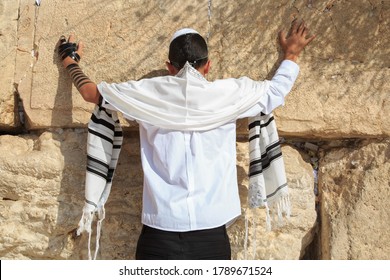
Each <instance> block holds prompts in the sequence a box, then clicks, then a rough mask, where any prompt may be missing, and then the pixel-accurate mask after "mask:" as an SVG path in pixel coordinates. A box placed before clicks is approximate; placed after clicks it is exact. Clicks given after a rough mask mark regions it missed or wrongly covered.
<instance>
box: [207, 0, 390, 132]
mask: <svg viewBox="0 0 390 280" xmlns="http://www.w3.org/2000/svg"><path fill="white" fill-rule="evenodd" d="M212 3H213V5H212V7H213V13H212V19H211V22H212V29H211V36H210V43H211V54H212V56H211V59H214V61H215V63H214V64H213V69H212V71H213V75H212V77H213V78H215V77H219V76H220V75H222V76H223V77H230V76H233V77H239V76H241V75H248V76H249V77H251V78H253V79H264V78H267V77H270V73H271V74H272V73H273V71H274V70H275V66H276V65H277V63H276V62H277V60H278V59H279V58H280V57H278V56H279V54H280V53H279V52H278V50H277V32H278V31H279V30H280V29H282V28H284V29H287V28H288V24H289V22H290V21H291V20H292V19H293V18H295V17H298V18H304V19H305V20H306V22H307V23H308V25H309V27H310V28H311V31H312V32H313V33H315V34H316V35H317V38H316V39H315V41H313V42H312V44H311V45H310V46H308V47H307V48H306V49H305V51H304V52H303V53H302V55H301V57H300V59H299V61H298V62H299V65H300V69H301V72H300V76H299V77H298V80H297V83H296V85H295V86H294V88H293V91H292V92H291V93H290V95H289V96H288V97H287V99H286V103H285V106H284V107H281V108H279V109H277V110H276V112H275V114H276V117H277V122H278V124H279V127H278V128H279V130H280V133H281V136H298V137H302V136H303V137H322V138H323V137H327V138H340V137H365V136H373V135H375V136H377V135H379V136H381V135H384V134H385V135H390V119H389V118H388V116H389V114H390V52H389V47H388V46H389V44H390V2H389V1H379V0H376V1H346V0H341V1H334V0H332V1H329V0H318V1H212Z"/></svg>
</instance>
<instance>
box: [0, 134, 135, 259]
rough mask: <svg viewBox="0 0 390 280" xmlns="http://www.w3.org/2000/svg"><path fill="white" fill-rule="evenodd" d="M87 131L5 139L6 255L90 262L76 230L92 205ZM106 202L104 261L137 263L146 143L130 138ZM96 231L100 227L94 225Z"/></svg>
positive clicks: (0, 208) (0, 246) (2, 212)
mask: <svg viewBox="0 0 390 280" xmlns="http://www.w3.org/2000/svg"><path fill="white" fill-rule="evenodd" d="M85 146H86V133H85V131H84V130H76V131H72V130H65V131H63V130H58V131H56V132H54V133H52V132H44V133H43V134H41V135H40V136H23V137H20V136H1V137H0V197H1V201H0V224H1V227H0V258H1V259H86V258H88V252H87V240H88V238H87V235H86V234H83V235H82V236H79V237H77V236H76V234H75V230H76V228H77V224H78V221H79V220H80V217H81V210H82V206H83V200H84V181H85V180H84V177H85V162H86V161H85V159H86V151H85ZM115 178H116V183H115V185H114V187H113V190H112V193H111V196H110V199H109V202H108V203H107V205H106V210H107V219H106V220H105V226H104V227H103V231H102V237H101V248H102V250H101V254H100V255H99V257H100V258H104V259H127V258H133V252H134V248H135V244H136V239H137V238H138V234H139V231H140V227H141V224H140V209H141V205H140V203H141V201H142V199H141V191H142V178H143V177H142V170H141V164H140V159H139V141H138V140H137V138H136V137H130V138H128V139H127V140H126V141H125V143H124V145H123V150H122V155H121V159H120V162H119V166H118V169H117V172H116V177H115ZM94 230H95V228H94Z"/></svg>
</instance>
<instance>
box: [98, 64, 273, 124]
mask: <svg viewBox="0 0 390 280" xmlns="http://www.w3.org/2000/svg"><path fill="white" fill-rule="evenodd" d="M246 80H249V79H248V78H246V77H243V78H240V79H224V80H216V81H214V82H207V81H206V80H205V79H204V77H203V76H202V75H201V74H200V73H199V72H198V71H197V70H196V69H194V68H193V67H192V66H191V65H190V64H189V63H188V62H187V63H186V64H185V65H184V67H183V68H182V69H181V71H180V72H179V73H178V74H177V75H176V76H164V77H156V78H152V79H144V80H140V81H137V82H134V81H131V82H129V83H128V82H125V83H120V84H107V83H105V82H102V83H100V84H99V85H98V89H99V91H100V93H101V94H102V95H103V97H104V99H105V101H107V102H108V103H109V104H110V105H111V106H113V107H115V109H116V110H118V111H120V112H122V113H123V114H124V115H125V117H127V118H129V119H135V120H139V121H141V122H146V123H149V124H152V125H155V126H158V127H160V128H165V129H170V130H181V131H199V130H210V129H213V128H216V127H219V126H221V125H223V124H226V123H228V122H230V121H232V120H235V119H237V116H239V115H240V114H242V113H244V112H246V111H247V110H248V109H250V108H251V107H253V105H254V104H256V103H257V102H258V101H259V99H260V98H261V94H265V92H266V91H267V88H268V86H269V84H268V81H264V82H262V83H248V82H246ZM248 85H249V86H250V87H251V88H248ZM254 87H255V88H254Z"/></svg>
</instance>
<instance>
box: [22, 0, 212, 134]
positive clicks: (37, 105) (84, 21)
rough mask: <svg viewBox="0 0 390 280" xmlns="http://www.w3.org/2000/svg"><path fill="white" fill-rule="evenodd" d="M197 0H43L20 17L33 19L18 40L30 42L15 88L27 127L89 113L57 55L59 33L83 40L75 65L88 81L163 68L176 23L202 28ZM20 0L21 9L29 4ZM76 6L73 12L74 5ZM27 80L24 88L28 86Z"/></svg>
mask: <svg viewBox="0 0 390 280" xmlns="http://www.w3.org/2000/svg"><path fill="white" fill-rule="evenodd" d="M200 3H201V2H200V1H195V2H194V1H187V2H184V3H183V1H125V2H124V1H119V0H116V1H109V2H99V3H97V2H96V1H89V0H87V1H81V2H80V1H68V2H66V3H65V2H63V1H60V0H54V1H46V2H44V3H42V5H41V6H40V7H39V8H37V9H36V11H35V13H31V12H30V13H22V14H21V19H20V20H21V21H22V22H32V23H34V24H35V28H34V30H33V31H34V32H33V33H29V34H27V39H26V38H24V37H23V38H21V39H23V40H27V41H32V44H31V42H28V44H29V45H33V46H35V51H36V53H39V55H37V57H36V58H37V61H36V62H34V67H33V75H32V78H31V79H32V81H31V83H30V85H26V87H25V88H24V89H23V90H22V89H21V90H20V93H21V95H22V97H23V99H24V100H25V109H26V112H27V115H28V117H29V122H28V126H29V127H30V128H42V127H69V126H73V127H74V126H83V125H85V123H86V122H87V121H88V119H89V117H90V112H91V109H92V105H91V104H86V102H84V101H83V100H82V98H81V97H80V95H79V93H78V92H77V90H76V89H75V88H74V87H73V86H72V83H71V80H70V79H69V78H68V75H67V73H66V72H65V70H64V69H62V66H61V64H60V62H59V60H58V58H57V55H56V53H55V45H56V43H57V41H58V39H59V37H60V36H61V35H68V34H70V33H74V34H75V36H76V38H77V39H78V40H79V39H82V40H83V41H84V42H85V45H86V49H85V56H84V57H83V59H82V62H81V65H82V67H83V69H84V70H85V72H86V74H87V75H88V76H89V77H90V78H91V79H92V80H94V81H97V82H99V81H102V80H104V81H108V82H113V81H115V82H120V81H125V80H128V79H140V78H142V77H145V76H154V75H157V74H161V73H165V71H164V69H165V61H166V60H167V58H166V57H167V48H168V44H169V41H170V38H171V35H172V34H173V32H174V31H175V30H176V29H178V28H180V27H181V26H191V27H194V28H198V29H200V30H205V29H206V28H207V16H205V17H198V14H199V13H202V14H205V15H207V5H204V6H202V5H200ZM32 5H33V4H32V3H31V1H28V2H27V1H22V4H21V10H22V11H25V10H30V11H31V9H33V7H32ZM75 10H77V11H78V12H77V13H75V12H74V11H75ZM29 86H30V88H29Z"/></svg>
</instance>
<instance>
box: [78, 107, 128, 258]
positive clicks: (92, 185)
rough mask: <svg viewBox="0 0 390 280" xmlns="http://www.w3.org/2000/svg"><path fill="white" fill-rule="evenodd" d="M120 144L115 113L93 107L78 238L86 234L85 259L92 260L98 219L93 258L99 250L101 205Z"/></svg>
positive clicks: (102, 205)
mask: <svg viewBox="0 0 390 280" xmlns="http://www.w3.org/2000/svg"><path fill="white" fill-rule="evenodd" d="M122 141H123V135H122V128H121V126H120V124H119V120H118V116H117V112H115V111H111V110H108V109H105V108H103V107H101V106H98V105H97V106H95V109H94V111H93V113H92V116H91V119H90V121H89V123H88V140H87V171H86V180H85V203H84V208H83V214H82V217H81V220H80V222H79V228H78V230H77V235H80V234H81V233H82V232H83V231H86V232H88V234H89V237H88V257H89V259H92V257H91V247H90V244H91V234H92V222H93V218H94V215H95V213H96V214H97V216H98V221H97V231H96V247H95V254H94V257H93V259H96V256H97V253H98V250H99V238H100V229H101V225H102V221H103V219H104V218H105V209H104V204H105V203H106V201H107V199H108V196H109V194H110V191H111V185H112V178H113V176H114V172H115V168H116V165H117V162H118V158H119V153H120V151H121V147H122Z"/></svg>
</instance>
